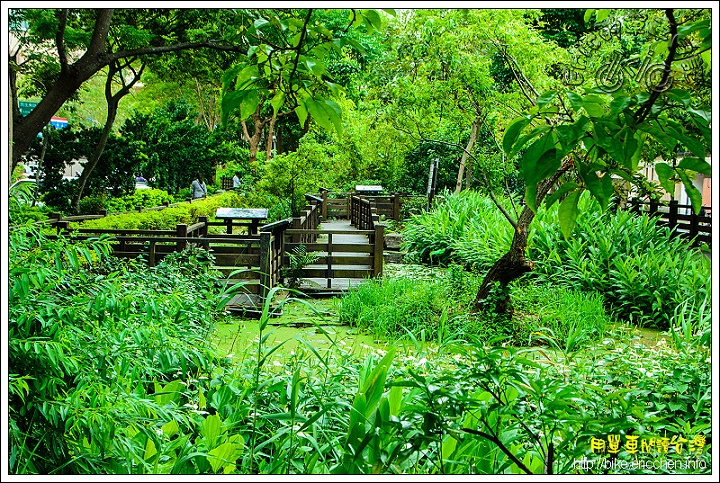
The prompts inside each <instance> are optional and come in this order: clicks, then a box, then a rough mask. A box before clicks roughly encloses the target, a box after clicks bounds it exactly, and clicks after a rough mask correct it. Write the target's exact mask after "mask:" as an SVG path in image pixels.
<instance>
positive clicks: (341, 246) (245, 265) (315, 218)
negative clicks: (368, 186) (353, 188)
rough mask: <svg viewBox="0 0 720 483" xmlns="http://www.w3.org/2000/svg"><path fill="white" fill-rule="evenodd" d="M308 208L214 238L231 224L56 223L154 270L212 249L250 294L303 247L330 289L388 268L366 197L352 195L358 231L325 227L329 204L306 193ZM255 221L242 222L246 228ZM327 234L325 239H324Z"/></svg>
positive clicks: (266, 285)
mask: <svg viewBox="0 0 720 483" xmlns="http://www.w3.org/2000/svg"><path fill="white" fill-rule="evenodd" d="M306 199H307V201H308V205H307V206H306V207H305V209H304V210H303V211H302V212H300V213H299V214H298V215H297V216H295V217H293V218H288V219H285V220H280V221H277V222H275V223H271V224H267V225H264V226H262V227H260V233H259V234H257V235H244V234H231V233H223V234H211V233H209V232H208V228H209V227H214V226H223V227H226V229H227V228H228V227H227V222H226V221H209V219H208V217H207V216H201V217H199V218H198V222H197V223H194V224H192V225H187V224H178V225H177V226H176V227H175V229H174V230H173V229H169V230H130V229H86V228H71V227H70V222H71V221H80V219H91V218H99V217H101V216H102V215H92V216H90V217H88V216H85V217H66V218H63V217H62V215H60V214H56V215H55V216H57V218H55V219H50V220H48V222H50V223H51V226H53V227H54V228H55V229H56V230H57V235H53V237H58V236H64V237H69V238H70V239H72V240H82V239H89V238H97V237H98V236H100V235H110V237H111V240H112V241H114V242H115V243H113V255H115V256H118V257H127V258H139V257H143V258H144V259H145V260H146V262H147V264H148V265H149V266H155V265H157V264H158V263H159V262H160V261H161V260H162V259H163V258H165V257H166V256H167V255H169V254H170V253H173V252H179V251H182V250H184V249H185V248H187V247H188V246H189V245H195V246H199V247H202V248H204V249H206V250H208V251H210V252H211V253H212V254H213V256H214V258H215V264H214V268H215V269H217V270H218V271H220V272H221V273H222V274H223V276H224V277H226V278H227V281H228V283H243V284H245V287H244V288H245V290H246V291H248V292H250V293H256V294H260V295H266V294H267V292H268V290H269V289H270V288H272V287H275V286H277V285H278V284H279V283H280V282H281V280H282V268H283V266H286V265H287V263H288V256H287V251H288V250H292V249H294V248H295V247H297V246H299V245H301V244H302V245H305V247H306V250H307V251H308V252H318V253H319V255H320V260H319V265H322V266H321V267H318V266H314V267H310V268H308V269H307V271H306V273H305V276H306V277H308V278H327V279H328V286H330V281H331V279H332V278H336V277H338V278H366V277H377V276H379V275H381V274H382V270H383V241H384V236H383V233H384V228H385V227H384V226H383V225H381V224H379V223H378V219H379V215H378V214H377V208H375V207H373V206H371V204H370V202H369V201H368V200H367V199H363V197H358V196H353V197H351V198H350V199H351V202H352V209H351V210H350V211H351V213H353V217H352V220H353V221H352V224H353V225H354V226H356V227H357V228H358V229H357V230H328V229H320V218H321V213H322V212H323V210H324V207H325V202H324V200H323V199H322V198H320V197H316V196H313V195H306ZM248 224H249V222H237V223H233V226H235V225H241V226H246V225H248ZM321 235H322V240H320V239H319V237H320V236H321ZM340 235H364V236H367V239H368V243H364V242H363V243H357V242H354V243H344V242H342V240H340V241H339V239H338V237H339V236H340Z"/></svg>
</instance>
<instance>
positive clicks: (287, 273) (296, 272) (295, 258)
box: [281, 245, 320, 289]
mask: <svg viewBox="0 0 720 483" xmlns="http://www.w3.org/2000/svg"><path fill="white" fill-rule="evenodd" d="M319 258H320V255H318V253H317V252H311V253H308V252H307V249H306V248H305V245H298V246H296V247H295V248H294V249H293V250H292V252H290V253H288V259H289V264H288V265H287V266H283V267H282V269H281V274H282V276H283V278H284V280H285V282H286V283H287V286H288V287H289V288H291V289H297V288H299V287H300V284H301V283H302V281H303V278H302V275H303V269H304V268H305V267H307V266H308V265H311V264H313V263H316V262H317V261H318V259H319Z"/></svg>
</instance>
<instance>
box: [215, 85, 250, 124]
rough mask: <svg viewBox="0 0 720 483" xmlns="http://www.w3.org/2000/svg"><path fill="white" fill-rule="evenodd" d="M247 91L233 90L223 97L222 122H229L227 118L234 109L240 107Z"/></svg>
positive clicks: (221, 106) (221, 104)
mask: <svg viewBox="0 0 720 483" xmlns="http://www.w3.org/2000/svg"><path fill="white" fill-rule="evenodd" d="M245 95H246V93H245V92H243V91H232V92H228V93H227V94H225V95H224V96H223V97H222V102H221V103H220V108H221V111H222V122H223V124H225V123H227V118H228V116H229V115H230V113H231V112H232V110H233V109H236V108H238V107H240V104H241V103H242V100H243V99H244V98H245Z"/></svg>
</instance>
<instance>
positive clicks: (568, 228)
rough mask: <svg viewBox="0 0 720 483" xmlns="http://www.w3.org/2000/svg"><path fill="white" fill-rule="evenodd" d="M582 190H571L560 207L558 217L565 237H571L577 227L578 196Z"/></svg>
mask: <svg viewBox="0 0 720 483" xmlns="http://www.w3.org/2000/svg"><path fill="white" fill-rule="evenodd" d="M581 192H582V191H581V190H579V189H576V190H574V191H571V192H570V193H569V194H568V195H567V196H566V197H565V199H564V200H562V202H560V206H559V207H558V218H559V219H560V230H561V231H562V234H563V236H564V237H565V239H568V238H570V235H572V231H573V228H575V220H576V219H577V215H578V209H577V205H578V198H579V197H580V193H581Z"/></svg>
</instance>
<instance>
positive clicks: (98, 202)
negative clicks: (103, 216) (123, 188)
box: [78, 196, 107, 215]
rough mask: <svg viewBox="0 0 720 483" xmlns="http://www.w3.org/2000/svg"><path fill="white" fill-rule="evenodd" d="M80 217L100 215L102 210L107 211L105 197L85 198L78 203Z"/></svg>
mask: <svg viewBox="0 0 720 483" xmlns="http://www.w3.org/2000/svg"><path fill="white" fill-rule="evenodd" d="M78 208H79V209H80V213H79V214H80V215H99V214H100V211H101V210H106V209H107V199H106V197H105V196H85V197H84V198H81V199H80V202H79V203H78Z"/></svg>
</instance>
